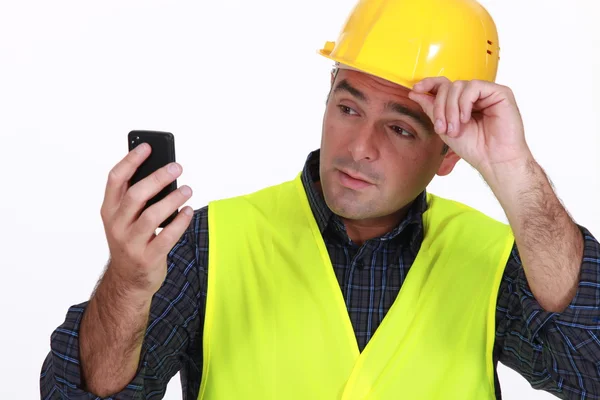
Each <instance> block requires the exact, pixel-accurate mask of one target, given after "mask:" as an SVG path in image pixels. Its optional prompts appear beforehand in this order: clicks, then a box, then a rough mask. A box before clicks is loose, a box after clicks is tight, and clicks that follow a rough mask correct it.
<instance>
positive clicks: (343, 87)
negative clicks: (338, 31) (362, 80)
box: [333, 79, 433, 133]
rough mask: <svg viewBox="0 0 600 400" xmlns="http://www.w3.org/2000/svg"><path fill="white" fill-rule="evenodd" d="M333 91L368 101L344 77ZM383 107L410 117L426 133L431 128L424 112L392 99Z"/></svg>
mask: <svg viewBox="0 0 600 400" xmlns="http://www.w3.org/2000/svg"><path fill="white" fill-rule="evenodd" d="M333 92H334V93H337V92H347V93H350V94H351V95H352V96H354V97H356V98H357V99H359V100H362V101H364V102H365V103H368V102H369V99H368V98H367V96H365V94H364V93H363V92H361V91H360V90H358V89H357V88H355V87H354V86H352V85H351V84H350V83H349V82H348V81H347V80H346V79H342V80H341V81H340V83H338V84H337V86H336V87H335V89H333ZM385 109H386V110H389V111H393V112H395V113H398V114H401V115H404V116H407V117H409V118H411V119H412V120H414V121H415V122H417V123H418V124H419V125H421V127H422V128H423V129H425V130H426V131H427V133H430V131H431V129H432V126H433V123H432V122H431V120H430V119H429V117H428V116H427V114H425V113H424V112H420V111H416V110H413V109H411V108H408V107H407V106H405V105H402V104H400V103H395V102H393V101H391V102H389V103H387V104H386V105H385Z"/></svg>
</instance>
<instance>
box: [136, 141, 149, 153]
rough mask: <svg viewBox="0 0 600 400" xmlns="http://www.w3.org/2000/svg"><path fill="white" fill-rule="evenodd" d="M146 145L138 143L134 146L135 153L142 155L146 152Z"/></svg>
mask: <svg viewBox="0 0 600 400" xmlns="http://www.w3.org/2000/svg"><path fill="white" fill-rule="evenodd" d="M147 146H148V145H147V144H146V143H140V144H139V145H137V146H136V148H135V151H136V153H138V154H142V153H143V152H145V151H146V147H147Z"/></svg>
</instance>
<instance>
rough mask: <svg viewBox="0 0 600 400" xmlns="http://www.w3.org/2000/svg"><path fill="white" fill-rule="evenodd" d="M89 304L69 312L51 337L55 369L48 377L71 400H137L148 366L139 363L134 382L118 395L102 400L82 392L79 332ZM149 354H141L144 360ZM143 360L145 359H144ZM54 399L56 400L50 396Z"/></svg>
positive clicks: (71, 309)
mask: <svg viewBox="0 0 600 400" xmlns="http://www.w3.org/2000/svg"><path fill="white" fill-rule="evenodd" d="M86 306H87V302H86V303H82V304H78V305H75V306H72V307H70V308H69V311H68V312H67V316H66V318H65V321H64V322H63V324H62V325H60V326H59V327H58V328H57V329H56V330H55V331H54V332H53V333H52V336H51V343H50V347H51V358H52V367H51V370H50V371H48V373H52V374H53V378H54V379H53V380H54V388H53V390H54V391H55V392H59V393H60V394H61V395H62V396H63V397H65V398H68V399H73V400H75V399H77V400H79V399H82V400H83V399H86V400H87V399H94V400H100V399H106V400H117V399H133V398H138V397H139V395H140V393H141V392H142V389H143V382H144V379H143V375H144V369H145V365H146V362H145V361H143V362H141V363H140V368H138V372H137V374H136V376H135V377H134V378H133V380H132V381H131V382H130V383H129V384H128V385H127V386H126V387H125V388H124V389H123V390H122V391H121V392H119V393H116V394H113V395H112V396H109V397H105V398H101V397H98V396H96V395H94V394H92V393H89V392H86V391H85V390H84V389H83V384H82V377H81V369H80V365H81V364H80V359H79V328H80V324H81V319H82V317H83V313H84V311H85V308H86ZM145 353H146V352H145V351H144V350H143V351H142V357H143V356H144V354H145ZM142 360H144V358H142ZM48 398H50V399H52V398H54V397H52V396H48Z"/></svg>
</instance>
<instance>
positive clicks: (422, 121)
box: [385, 102, 433, 133]
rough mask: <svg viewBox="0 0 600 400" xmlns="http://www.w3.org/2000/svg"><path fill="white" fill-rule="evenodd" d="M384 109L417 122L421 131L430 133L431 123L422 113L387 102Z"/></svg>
mask: <svg viewBox="0 0 600 400" xmlns="http://www.w3.org/2000/svg"><path fill="white" fill-rule="evenodd" d="M385 108H386V109H387V110H390V111H394V112H396V113H398V114H402V115H406V116H407V117H409V118H411V119H413V120H414V121H415V122H417V123H418V124H419V125H421V127H422V128H423V129H425V130H426V131H427V133H430V130H431V129H432V126H433V123H432V122H431V120H430V119H429V117H428V116H427V114H425V113H424V112H420V111H416V110H413V109H411V108H408V107H406V106H404V105H402V104H399V103H394V102H389V103H387V104H386V105H385Z"/></svg>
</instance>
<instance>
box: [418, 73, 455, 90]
mask: <svg viewBox="0 0 600 400" xmlns="http://www.w3.org/2000/svg"><path fill="white" fill-rule="evenodd" d="M449 82H450V80H449V79H448V78H446V77H444V76H437V77H433V78H425V79H423V80H421V81H419V82H417V83H416V84H415V85H414V86H413V91H415V92H417V93H431V94H436V93H437V92H438V90H439V88H440V87H441V86H442V85H443V84H445V83H449Z"/></svg>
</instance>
